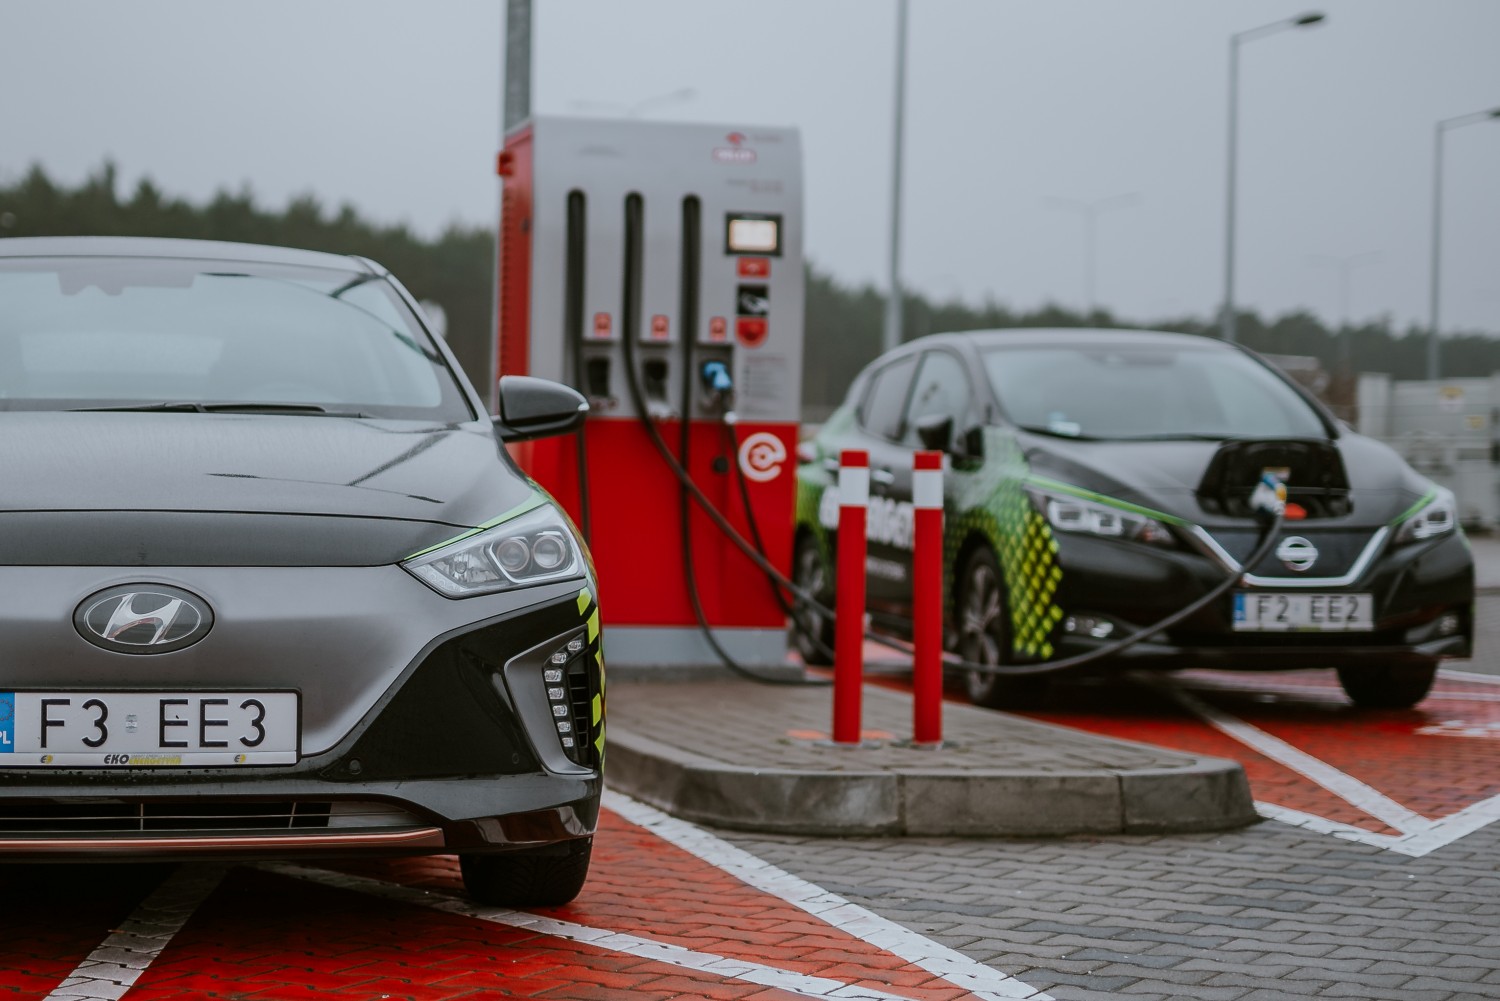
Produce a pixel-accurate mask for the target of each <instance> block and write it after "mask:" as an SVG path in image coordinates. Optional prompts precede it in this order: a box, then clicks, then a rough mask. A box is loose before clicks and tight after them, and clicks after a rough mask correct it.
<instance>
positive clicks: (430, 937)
mask: <svg viewBox="0 0 1500 1001" xmlns="http://www.w3.org/2000/svg"><path fill="white" fill-rule="evenodd" d="M341 869H342V871H347V872H351V873H355V874H357V875H362V876H366V877H370V878H375V879H380V880H384V881H388V882H394V883H399V884H402V885H405V886H411V887H419V888H428V889H432V890H434V891H438V892H442V893H448V894H461V889H460V887H461V884H460V881H459V877H458V867H457V862H456V860H455V859H453V858H451V857H439V858H426V859H403V860H388V861H369V862H361V863H351V864H348V865H345V866H342V867H341ZM58 871H60V872H64V873H66V874H67V878H68V879H70V880H72V881H73V883H72V884H70V885H73V884H76V883H78V881H79V880H80V878H84V877H86V876H87V874H88V873H89V872H90V870H89V869H88V868H86V867H64V868H63V869H60V870H58ZM92 871H95V872H99V871H102V870H97V869H96V870H92ZM157 871H158V876H157V877H156V878H159V874H160V871H161V870H160V869H158V870H157ZM137 882H139V881H137ZM4 886H6V884H4V883H0V887H4ZM131 889H132V892H128V893H122V892H120V890H119V885H118V884H111V883H108V882H105V883H101V884H98V885H95V886H93V887H92V892H91V893H80V892H69V893H68V894H67V896H66V899H64V898H59V899H58V900H57V901H56V902H55V903H54V904H53V905H52V906H51V907H50V909H48V908H47V907H46V906H44V907H43V908H42V909H41V910H40V911H39V910H38V909H37V908H36V907H32V908H28V910H27V911H26V912H25V913H26V915H27V916H26V917H25V918H24V919H13V921H12V922H11V925H12V926H11V927H9V928H7V929H5V931H6V932H7V934H6V936H5V941H6V942H7V943H8V945H6V946H4V947H0V948H4V949H7V950H8V951H4V952H0V993H5V994H6V996H17V997H36V998H40V997H43V996H45V994H46V993H47V992H48V991H50V990H52V989H53V988H55V987H56V986H57V985H58V984H59V983H60V982H61V980H62V979H63V978H64V977H65V976H66V975H67V974H68V973H70V972H71V970H72V969H73V967H74V966H75V965H76V964H77V963H78V962H79V961H80V960H82V959H83V958H84V957H85V956H86V955H88V954H89V952H90V951H92V950H93V949H94V948H95V947H97V946H98V944H99V943H100V942H101V941H102V940H103V939H104V937H105V936H106V935H107V934H108V933H109V930H110V928H111V927H112V924H113V923H114V922H117V921H118V920H120V919H121V918H123V917H124V916H125V915H126V914H127V913H129V911H130V909H131V908H132V907H134V905H135V903H136V902H138V901H139V899H141V898H142V897H143V896H144V895H145V894H146V893H147V892H149V889H150V882H149V880H148V881H147V884H146V885H145V886H135V887H132V888H131ZM537 913H539V914H545V915H547V916H549V917H554V918H558V919H561V920H565V921H570V922H574V923H576V924H582V925H588V926H591V927H594V928H601V929H607V930H609V931H615V932H624V933H627V934H633V935H637V936H640V937H642V938H648V939H652V940H656V941H660V942H669V943H672V944H675V945H679V946H682V947H684V948H687V949H691V950H694V951H697V952H702V953H712V954H714V955H718V956H725V957H731V958H738V959H744V960H749V961H752V962H756V963H762V964H765V965H769V966H775V967H779V968H781V969H784V970H788V971H792V972H795V973H801V974H805V975H809V976H820V977H830V978H835V979H838V980H841V981H843V982H845V983H849V984H854V985H860V986H865V987H870V988H875V989H878V990H884V991H888V992H895V993H900V994H903V995H905V996H907V997H910V998H913V999H915V1001H958V999H962V998H968V997H971V995H970V994H968V993H967V992H965V991H963V990H960V989H957V988H955V987H953V986H952V985H950V984H948V983H946V982H945V981H943V980H941V979H940V978H937V977H935V976H934V975H933V974H931V973H928V972H927V971H925V970H922V969H920V968H918V967H915V966H912V965H911V964H909V963H907V962H906V961H905V960H902V959H900V958H899V957H896V956H893V955H891V954H890V953H887V952H884V951H883V950H881V949H879V948H876V947H874V946H871V945H869V944H867V943H865V942H863V941H862V940H860V939H858V938H856V937H854V936H853V935H850V934H848V933H846V932H843V931H840V930H838V929H837V928H834V927H833V926H831V925H828V924H826V923H824V922H822V921H820V920H819V919H817V918H815V917H812V916H811V915H809V914H807V913H806V912H804V911H802V910H800V909H798V908H796V907H793V906H792V905H790V904H788V903H786V902H784V901H782V900H780V899H779V898H777V897H774V896H771V895H769V894H766V893H763V892H761V891H759V890H756V889H753V888H751V887H749V886H747V885H745V884H744V883H741V882H740V881H739V880H738V879H736V878H735V877H733V876H730V875H728V874H727V873H725V872H723V871H722V870H720V869H717V868H715V867H714V866H712V865H710V864H708V863H706V862H703V861H701V860H699V859H698V858H696V857H695V856H693V855H690V854H689V853H687V852H685V851H683V850H681V849H679V848H677V847H675V846H673V845H671V844H668V843H667V842H665V841H663V840H661V839H660V838H658V837H656V836H655V835H653V834H651V833H649V832H647V831H646V830H644V829H642V828H639V827H636V826H634V825H632V824H629V823H627V822H625V821H623V820H621V819H620V818H619V817H617V816H615V815H614V814H612V813H609V812H607V811H606V812H605V813H604V815H603V818H602V821H601V831H600V834H599V836H598V838H597V839H596V842H595V851H594V859H593V865H592V867H591V870H590V878H589V881H588V883H587V885H586V886H585V887H584V890H583V893H582V895H581V896H580V897H579V899H578V900H577V901H575V902H574V903H572V904H570V905H568V906H566V907H559V908H550V909H543V910H539V911H537ZM39 919H40V920H39ZM18 942H19V943H24V947H22V948H19V949H18V948H17V947H16V943H18ZM501 996H514V997H543V998H557V999H564V998H566V999H582V1001H612V999H616V998H618V999H621V1001H624V999H626V998H629V999H632V1001H639V999H646V1001H655V999H661V1001H666V999H669V998H676V997H682V996H690V997H700V998H713V999H719V998H731V999H750V1001H784V999H789V998H792V997H796V996H797V995H791V994H787V993H785V992H782V991H779V990H772V989H767V988H764V987H761V986H759V985H756V984H750V983H746V982H743V981H737V980H731V981H725V980H723V979H721V978H717V977H713V976H708V975H705V974H701V973H697V972H694V971H690V970H684V969H681V968H679V967H675V966H671V965H668V964H664V963H659V962H655V961H651V960H646V959H641V958H639V957H635V956H631V955H626V954H620V953H613V952H609V951H605V950H603V949H600V948H597V947H594V946H589V945H582V944H579V943H575V942H570V941H566V940H563V939H559V938H554V937H551V936H548V935H545V934H538V933H536V932H533V931H528V930H519V929H515V928H510V927H506V926H504V925H498V924H495V923H492V922H486V921H482V920H479V919H477V918H470V917H465V916H458V915H453V914H447V913H442V912H438V911H434V910H431V909H429V908H425V907H421V906H416V905H412V904H406V903H400V902H394V901H390V900H386V899H383V898H377V897H374V896H370V895H367V894H364V893H360V892H358V891H354V890H343V889H333V888H329V887H325V886H322V885H318V884H315V883H311V882H307V881H304V880H299V879H295V878H292V877H287V876H282V875H278V874H273V873H267V872H265V871H261V870H256V869H249V868H241V869H235V870H233V871H231V872H230V873H229V875H228V876H227V877H226V878H225V880H224V882H223V884H222V885H221V886H220V887H219V888H218V889H217V890H216V891H215V892H214V893H213V895H212V896H211V897H210V898H209V899H208V900H207V901H206V902H205V903H204V904H203V905H202V906H201V907H200V908H199V910H198V911H197V912H196V913H195V914H194V915H193V917H192V918H191V920H189V922H188V923H187V925H186V926H185V927H184V928H183V929H182V930H181V931H180V932H179V933H178V934H177V935H176V936H175V937H174V938H173V940H172V941H171V944H170V945H169V946H168V947H167V948H166V949H165V950H164V952H163V953H162V954H161V956H159V957H158V958H157V959H156V961H155V962H154V963H152V965H151V966H150V967H149V968H148V969H147V970H146V972H145V973H144V974H143V975H142V976H141V977H140V979H139V980H138V981H137V982H136V985H135V987H134V988H133V989H132V990H130V991H129V992H128V993H127V994H126V998H127V1001H156V999H166V998H174V999H185V998H225V999H227V998H235V999H266V1001H270V999H277V1001H282V999H285V1001H301V999H310V998H328V997H358V998H369V999H376V998H382V997H387V998H390V999H397V998H405V999H412V1001H441V999H448V998H490V997H501Z"/></svg>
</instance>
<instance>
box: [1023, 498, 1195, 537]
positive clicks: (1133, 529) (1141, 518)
mask: <svg viewBox="0 0 1500 1001" xmlns="http://www.w3.org/2000/svg"><path fill="white" fill-rule="evenodd" d="M1027 493H1028V494H1030V495H1031V501H1032V503H1033V504H1035V505H1036V508H1037V510H1038V511H1041V512H1042V514H1043V515H1044V516H1045V517H1046V519H1047V523H1048V524H1049V525H1051V526H1052V527H1053V528H1055V529H1057V530H1058V531H1059V532H1075V533H1080V534H1084V535H1097V536H1100V537H1102V538H1106V539H1126V540H1128V541H1131V542H1145V543H1149V544H1150V545H1154V546H1168V547H1171V546H1175V545H1177V540H1176V538H1175V537H1174V536H1173V535H1172V532H1171V530H1170V529H1169V528H1167V526H1166V524H1165V523H1164V522H1163V521H1162V520H1160V519H1159V518H1155V517H1152V516H1151V514H1148V513H1147V512H1146V511H1145V510H1144V509H1142V508H1136V507H1134V506H1133V505H1128V504H1126V503H1125V502H1124V501H1110V500H1109V499H1108V498H1102V497H1101V498H1099V499H1098V500H1085V499H1083V498H1081V497H1075V496H1073V495H1071V494H1064V493H1054V492H1052V491H1048V490H1041V489H1036V488H1031V489H1028V490H1027Z"/></svg>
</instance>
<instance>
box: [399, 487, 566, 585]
mask: <svg viewBox="0 0 1500 1001" xmlns="http://www.w3.org/2000/svg"><path fill="white" fill-rule="evenodd" d="M401 566H402V567H403V568H404V569H405V570H407V571H408V572H409V573H411V574H412V575H413V576H414V577H416V578H417V579H418V580H420V581H422V583H424V584H426V585H427V586H428V587H430V588H432V589H433V590H434V591H436V592H438V593H439V594H441V595H443V596H445V597H448V598H470V597H473V596H474V595H476V594H493V593H494V592H496V591H508V590H512V589H514V588H518V587H530V586H531V585H533V584H546V583H548V582H550V581H555V580H567V579H568V578H570V577H582V576H583V568H584V561H583V553H582V552H580V551H579V548H578V543H577V541H576V540H575V539H574V537H573V530H572V528H571V527H569V525H568V523H567V522H566V520H564V518H563V516H562V514H561V513H560V512H559V511H558V510H557V508H555V507H553V506H552V505H551V504H543V505H541V506H540V507H536V508H533V509H532V510H530V511H527V512H526V513H525V514H521V515H517V516H516V517H514V518H511V519H510V520H509V521H505V522H502V523H501V524H499V525H496V526H495V527H493V528H489V529H486V530H485V531H483V532H479V533H478V534H475V535H470V536H466V537H464V538H462V539H458V540H457V541H454V542H450V543H448V544H447V545H445V546H442V547H441V548H438V549H434V550H433V551H431V552H428V553H422V554H420V555H418V556H414V557H412V558H410V559H408V560H405V561H403V562H402V564H401Z"/></svg>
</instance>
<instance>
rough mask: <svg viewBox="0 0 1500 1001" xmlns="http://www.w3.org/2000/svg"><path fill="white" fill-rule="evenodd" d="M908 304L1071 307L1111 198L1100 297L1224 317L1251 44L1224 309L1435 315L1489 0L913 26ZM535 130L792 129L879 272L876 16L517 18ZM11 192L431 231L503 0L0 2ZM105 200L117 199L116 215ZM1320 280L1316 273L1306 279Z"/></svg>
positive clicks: (884, 124) (1490, 91) (868, 6)
mask: <svg viewBox="0 0 1500 1001" xmlns="http://www.w3.org/2000/svg"><path fill="white" fill-rule="evenodd" d="M911 6H912V12H911V31H910V36H909V37H910V62H909V69H908V88H909V89H908V105H907V113H908V129H907V144H908V145H907V150H908V152H907V194H906V220H907V235H906V239H905V242H904V247H903V255H904V259H905V262H906V268H905V270H906V274H907V280H908V284H909V286H911V287H913V288H915V289H917V290H919V291H922V292H925V293H928V294H931V295H936V296H939V297H945V296H951V295H960V296H962V297H964V298H965V299H968V300H970V301H977V300H979V299H982V298H984V297H986V296H993V297H994V298H996V299H998V300H999V301H1002V302H1006V303H1009V304H1011V305H1014V306H1033V305H1037V304H1040V303H1042V302H1044V301H1048V300H1051V301H1056V302H1061V303H1065V304H1068V305H1080V304H1081V302H1082V298H1083V254H1084V251H1083V224H1082V221H1081V218H1080V216H1079V215H1078V214H1077V213H1076V212H1068V211H1065V210H1062V209H1059V208H1056V207H1052V206H1051V205H1050V204H1049V199H1055V198H1070V199H1083V200H1092V199H1099V198H1104V197H1109V196H1113V195H1119V194H1133V195H1135V196H1137V198H1138V201H1137V202H1136V204H1134V205H1131V206H1129V207H1124V208H1119V209H1116V210H1114V211H1110V212H1108V213H1107V214H1105V215H1103V216H1102V217H1101V218H1100V222H1099V234H1098V244H1097V246H1098V279H1097V290H1098V299H1099V301H1100V302H1101V304H1103V305H1105V306H1108V307H1110V308H1112V309H1115V310H1116V311H1118V312H1119V313H1121V314H1122V315H1125V316H1129V317H1132V318H1136V319H1142V320H1149V319H1154V318H1159V317H1163V316H1167V315H1181V314H1186V313H1191V314H1197V315H1207V314H1209V313H1211V312H1212V311H1213V310H1214V309H1215V308H1216V303H1217V302H1218V301H1219V299H1220V297H1221V295H1222V286H1223V281H1222V267H1223V226H1224V222H1223V215H1224V167H1225V103H1226V94H1227V84H1226V74H1227V68H1226V67H1227V48H1228V38H1229V36H1230V34H1231V33H1232V32H1235V31H1239V30H1243V29H1245V28H1251V27H1255V26H1257V25H1260V24H1264V23H1267V22H1270V21H1275V20H1278V19H1280V18H1282V17H1286V16H1289V15H1293V14H1297V13H1301V12H1302V11H1304V10H1307V9H1317V10H1322V11H1324V12H1326V13H1327V14H1328V20H1327V22H1326V23H1325V24H1323V25H1321V26H1318V27H1316V28H1311V29H1305V30H1299V31H1288V32H1285V33H1282V34H1279V35H1275V36H1271V37H1266V38H1262V39H1259V40H1256V41H1253V42H1251V43H1249V44H1247V45H1246V46H1245V47H1244V49H1243V60H1242V66H1241V101H1242V103H1241V109H1242V113H1241V146H1240V150H1241V155H1240V240H1239V262H1240V266H1239V269H1238V275H1239V278H1238V289H1239V291H1238V296H1237V298H1238V300H1239V302H1240V303H1242V304H1244V305H1247V306H1251V307H1254V308H1257V309H1260V310H1263V311H1268V312H1272V313H1280V312H1283V311H1287V310H1291V309H1295V308H1298V307H1307V308H1310V309H1313V310H1314V311H1316V312H1318V313H1319V314H1321V315H1323V316H1324V317H1327V318H1333V319H1336V318H1337V314H1338V312H1339V308H1340V307H1339V292H1338V278H1337V273H1338V272H1337V268H1336V267H1332V266H1329V265H1328V264H1327V263H1326V261H1325V262H1324V263H1321V264H1320V263H1315V258H1316V259H1318V260H1321V259H1322V258H1327V257H1348V256H1352V255H1356V254H1365V253H1368V252H1379V257H1378V259H1377V260H1375V261H1374V263H1368V264H1365V265H1363V266H1360V267H1359V268H1357V269H1356V270H1355V271H1354V272H1353V277H1352V295H1351V299H1352V312H1353V314H1354V316H1355V317H1356V318H1364V317H1369V316H1374V315H1377V314H1380V313H1386V312H1389V313H1391V314H1393V315H1394V316H1395V317H1396V319H1397V321H1398V322H1400V323H1402V324H1404V323H1406V322H1407V321H1410V320H1414V319H1417V320H1423V319H1425V317H1426V311H1427V289H1428V277H1427V276H1428V254H1429V247H1430V242H1429V227H1430V225H1431V209H1430V205H1431V190H1432V159H1433V153H1432V145H1433V141H1432V135H1433V125H1434V123H1435V122H1436V121H1437V120H1438V119H1441V118H1447V117H1451V116H1454V115H1459V114H1464V113H1466V112H1470V111H1477V110H1481V109H1485V108H1491V107H1496V106H1500V59H1497V58H1496V55H1495V50H1496V44H1497V42H1500V2H1497V0H1219V2H1205V0H1130V2H1125V0H913V2H912V4H911ZM537 7H538V11H537V26H536V64H537V73H536V83H535V92H534V96H535V103H536V108H537V110H538V111H539V112H541V113H547V114H569V113H580V112H583V111H585V110H586V111H587V112H588V113H590V114H596V115H597V114H610V113H625V112H626V111H627V109H629V108H630V107H631V106H635V105H639V104H640V102H649V101H650V99H652V98H654V97H657V96H660V95H664V94H671V93H674V92H678V91H681V90H683V89H684V88H691V89H692V91H693V94H692V96H691V97H689V98H685V99H683V98H678V99H676V100H668V101H663V102H656V103H654V104H648V105H647V106H645V107H641V108H640V109H639V114H641V116H642V117H646V118H655V119H672V120H695V121H721V122H724V123H726V124H729V125H734V126H739V125H742V124H745V123H761V124H775V125H796V126H798V127H800V128H801V130H802V134H803V142H804V148H805V152H806V158H807V162H806V183H807V188H806V204H807V212H808V227H807V241H808V245H807V252H808V254H809V256H810V257H811V258H812V259H813V260H814V261H815V262H816V263H817V264H818V265H820V266H821V267H823V268H825V269H827V270H830V271H832V272H833V273H834V274H835V275H837V276H838V277H840V278H842V279H845V280H847V281H853V282H864V281H875V282H883V280H884V260H885V254H886V246H887V237H886V233H887V227H888V204H889V184H890V147H891V95H892V87H893V61H894V47H895V44H894V23H895V17H894V11H895V2H894V0H755V2H747V0H734V2H729V0H629V2H622V0H537ZM0 29H3V30H0V39H3V45H4V50H5V52H4V58H3V59H0V94H3V95H4V99H3V100H0V177H4V178H5V179H7V180H9V179H13V178H15V177H16V176H17V175H19V174H20V173H21V172H22V171H23V170H24V169H25V168H26V167H27V166H29V165H30V164H31V163H33V162H38V163H41V164H42V165H43V166H44V167H46V168H47V170H48V171H49V172H51V173H52V174H53V175H54V176H55V177H58V178H61V179H62V180H64V181H68V182H75V181H77V180H79V179H81V178H82V177H83V176H84V175H85V174H86V173H88V172H89V171H90V170H91V169H93V168H95V167H97V165H98V164H99V163H100V162H101V161H102V160H103V159H104V158H105V157H111V158H113V159H114V160H115V161H116V163H117V164H118V165H119V167H120V170H121V173H122V176H123V178H124V179H125V182H126V183H127V184H129V185H133V184H134V183H135V181H136V179H138V178H139V177H141V176H143V175H149V176H150V177H152V178H153V179H155V180H156V181H157V183H158V184H160V185H161V186H162V187H164V188H165V189H166V190H167V191H169V192H171V193H175V194H182V195H186V196H189V197H192V198H194V199H202V198H204V197H207V196H208V195H209V194H211V193H212V192H213V191H214V190H215V189H217V188H220V187H224V186H229V187H233V188H238V187H240V186H241V185H242V184H247V185H249V186H250V187H251V188H252V189H253V190H254V192H255V193H256V194H257V195H258V196H259V197H260V198H261V200H262V201H263V202H264V203H266V204H269V205H277V206H279V205H281V204H283V203H284V202H285V201H286V199H287V198H288V197H290V196H292V195H293V194H296V193H300V192H312V193H314V194H316V195H318V196H319V197H320V198H322V199H323V200H324V201H325V202H327V203H329V204H337V203H340V202H344V201H348V202H352V203H353V204H354V205H355V206H357V207H358V208H359V209H360V210H361V211H362V212H363V213H365V214H367V215H369V216H371V217H373V218H375V219H378V220H382V221H388V222H397V221H404V222H408V223H410V224H411V225H413V226H414V227H416V228H417V229H419V230H420V231H422V232H424V233H434V232H436V231H438V230H439V229H441V227H442V226H443V225H444V224H446V223H447V222H449V221H455V220H456V221H461V222H465V223H477V224H487V223H492V222H493V220H494V219H495V216H496V212H497V208H496V206H497V204H498V187H497V179H496V178H495V177H494V173H493V164H494V154H495V151H496V149H497V148H498V145H499V117H500V116H499V91H500V76H501V52H502V44H503V3H502V2H501V0H424V2H421V3H418V2H415V0H255V2H254V3H248V2H246V3H228V2H204V0H132V2H129V3H126V2H119V0H3V3H0ZM1446 149H1447V168H1448V169H1447V171H1446V180H1445V185H1444V197H1445V199H1446V203H1447V212H1446V214H1445V223H1444V226H1445V229H1444V269H1443V292H1444V294H1443V316H1444V326H1445V328H1447V329H1453V328H1458V327H1466V328H1482V329H1485V330H1488V331H1491V332H1494V333H1496V334H1500V183H1497V182H1500V121H1495V122H1485V123H1482V124H1479V125H1475V126H1472V127H1469V128H1464V129H1461V130H1456V131H1453V132H1451V133H1449V135H1448V139H1447V147H1446ZM122 193H125V192H122ZM1317 255H1322V258H1317Z"/></svg>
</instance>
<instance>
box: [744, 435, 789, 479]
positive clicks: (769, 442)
mask: <svg viewBox="0 0 1500 1001" xmlns="http://www.w3.org/2000/svg"><path fill="white" fill-rule="evenodd" d="M785 462H786V445H785V444H783V443H782V441H781V439H780V438H778V437H776V436H775V435H774V434H771V433H770V432H769V431H757V432H756V433H755V434H752V435H751V436H750V437H748V438H746V439H745V441H744V443H743V444H742V445H740V469H741V470H742V471H743V472H744V474H745V478H746V479H750V480H754V481H755V482H756V483H769V482H770V481H771V480H774V479H776V477H778V476H780V475H781V467H782V464H783V463H785Z"/></svg>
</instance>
